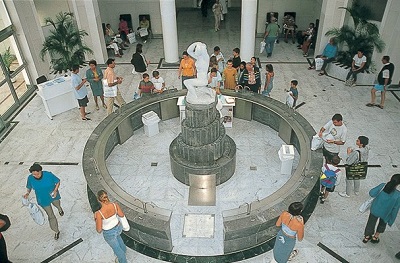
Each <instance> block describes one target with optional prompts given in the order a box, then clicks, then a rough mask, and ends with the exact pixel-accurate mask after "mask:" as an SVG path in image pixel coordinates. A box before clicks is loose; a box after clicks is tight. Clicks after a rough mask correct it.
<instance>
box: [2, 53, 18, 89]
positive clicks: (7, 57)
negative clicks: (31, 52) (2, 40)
mask: <svg viewBox="0 0 400 263" xmlns="http://www.w3.org/2000/svg"><path fill="white" fill-rule="evenodd" d="M1 58H2V60H3V63H4V66H6V68H7V70H8V73H9V74H10V75H11V74H12V73H13V72H14V71H12V70H11V69H10V67H11V64H12V63H13V62H14V61H15V60H16V59H17V56H15V55H14V54H12V53H11V50H10V47H8V48H7V49H6V50H5V51H4V52H3V53H2V54H1ZM11 81H12V82H15V79H11Z"/></svg>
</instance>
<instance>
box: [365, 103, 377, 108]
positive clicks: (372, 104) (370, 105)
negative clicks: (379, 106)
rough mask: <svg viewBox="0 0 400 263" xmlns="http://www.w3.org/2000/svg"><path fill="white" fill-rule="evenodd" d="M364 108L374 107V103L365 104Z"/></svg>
mask: <svg viewBox="0 0 400 263" xmlns="http://www.w3.org/2000/svg"><path fill="white" fill-rule="evenodd" d="M365 106H367V107H374V106H375V104H374V103H367V104H365Z"/></svg>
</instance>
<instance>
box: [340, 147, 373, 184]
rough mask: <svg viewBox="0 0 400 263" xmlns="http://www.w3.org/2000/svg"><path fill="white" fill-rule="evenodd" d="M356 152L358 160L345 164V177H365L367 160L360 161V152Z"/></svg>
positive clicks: (357, 178) (359, 178) (354, 178)
mask: <svg viewBox="0 0 400 263" xmlns="http://www.w3.org/2000/svg"><path fill="white" fill-rule="evenodd" d="M356 151H357V152H358V161H357V162H355V163H353V164H346V165H345V167H346V179H347V180H361V179H365V178H366V177H367V172H368V162H361V152H360V151H359V150H356Z"/></svg>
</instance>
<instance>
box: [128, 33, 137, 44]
mask: <svg viewBox="0 0 400 263" xmlns="http://www.w3.org/2000/svg"><path fill="white" fill-rule="evenodd" d="M126 37H127V38H128V41H129V43H130V44H133V43H135V42H136V37H135V33H129V34H128V35H126Z"/></svg>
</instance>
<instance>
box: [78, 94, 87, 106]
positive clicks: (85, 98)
mask: <svg viewBox="0 0 400 263" xmlns="http://www.w3.org/2000/svg"><path fill="white" fill-rule="evenodd" d="M88 102H89V99H88V97H87V96H85V97H84V98H82V99H78V104H79V107H86V106H87V104H88Z"/></svg>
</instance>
